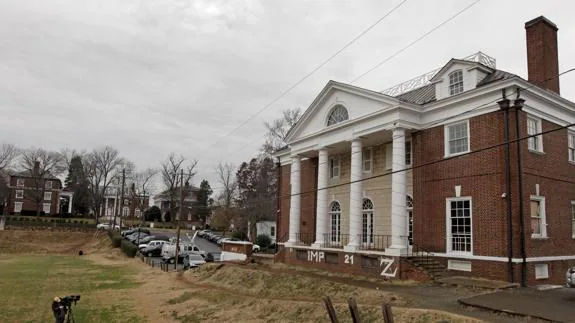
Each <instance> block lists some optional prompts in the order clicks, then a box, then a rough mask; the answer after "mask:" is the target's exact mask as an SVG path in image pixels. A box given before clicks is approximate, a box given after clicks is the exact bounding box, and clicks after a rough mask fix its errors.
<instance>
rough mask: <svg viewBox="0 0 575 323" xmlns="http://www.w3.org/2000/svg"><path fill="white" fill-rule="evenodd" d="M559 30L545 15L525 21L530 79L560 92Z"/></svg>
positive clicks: (541, 85) (548, 88) (543, 86)
mask: <svg viewBox="0 0 575 323" xmlns="http://www.w3.org/2000/svg"><path fill="white" fill-rule="evenodd" d="M557 30H559V29H558V28H557V25H555V24H554V23H552V22H551V21H550V20H549V19H547V18H545V17H543V16H539V17H537V18H535V19H533V20H530V21H528V22H526V23H525V33H526V38H527V71H528V75H529V77H528V80H529V82H531V83H533V84H537V85H538V86H540V87H542V88H545V89H547V90H550V91H553V92H555V93H557V94H560V93H559V77H558V76H557V75H558V74H559V57H558V51H557ZM551 78H553V79H551Z"/></svg>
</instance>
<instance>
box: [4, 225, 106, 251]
mask: <svg viewBox="0 0 575 323" xmlns="http://www.w3.org/2000/svg"><path fill="white" fill-rule="evenodd" d="M94 240H95V238H94V234H93V233H86V232H50V231H20V230H4V231H0V253H6V254H14V253H19V254H71V253H75V254H77V253H78V251H79V250H82V249H83V248H84V247H85V246H86V245H88V244H90V243H92V242H93V241H94Z"/></svg>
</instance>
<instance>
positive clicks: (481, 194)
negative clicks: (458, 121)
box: [412, 112, 507, 256]
mask: <svg viewBox="0 0 575 323" xmlns="http://www.w3.org/2000/svg"><path fill="white" fill-rule="evenodd" d="M501 120H502V116H501V113H500V112H496V113H490V114H485V115H482V116H478V117H474V118H471V119H470V121H469V127H470V147H471V151H477V150H479V149H481V148H484V147H488V146H492V145H495V144H497V143H500V142H501V141H502V138H503V128H502V122H501ZM412 138H413V153H414V161H415V163H416V164H415V166H417V165H421V164H426V163H431V162H434V161H440V162H439V163H436V164H433V165H429V166H424V167H419V168H416V169H415V170H414V174H413V181H414V188H413V189H414V209H413V212H414V242H415V244H417V245H419V246H421V247H423V248H424V249H427V250H429V251H435V252H445V251H446V198H448V197H455V186H456V185H460V186H461V196H471V197H472V226H473V253H474V254H475V255H490V256H505V255H506V237H507V234H506V231H505V228H506V218H505V200H504V199H503V198H501V194H502V193H503V192H504V184H505V182H504V180H505V177H504V173H503V150H502V148H496V149H490V150H487V151H483V152H478V153H474V154H470V155H466V156H461V157H456V158H454V159H450V160H444V144H443V142H444V126H443V125H442V126H437V127H433V128H430V129H426V130H424V131H421V132H416V133H414V134H412Z"/></svg>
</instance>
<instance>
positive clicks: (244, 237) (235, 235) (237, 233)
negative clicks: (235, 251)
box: [232, 231, 248, 241]
mask: <svg viewBox="0 0 575 323" xmlns="http://www.w3.org/2000/svg"><path fill="white" fill-rule="evenodd" d="M232 238H236V239H240V240H242V241H243V240H247V239H248V235H247V234H246V233H245V232H243V231H234V233H232Z"/></svg>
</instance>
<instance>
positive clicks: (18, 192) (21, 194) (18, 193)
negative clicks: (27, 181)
mask: <svg viewBox="0 0 575 323" xmlns="http://www.w3.org/2000/svg"><path fill="white" fill-rule="evenodd" d="M16 198H17V199H23V198H24V190H16Z"/></svg>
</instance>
